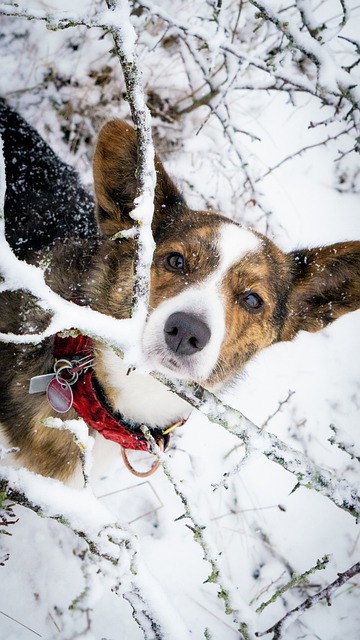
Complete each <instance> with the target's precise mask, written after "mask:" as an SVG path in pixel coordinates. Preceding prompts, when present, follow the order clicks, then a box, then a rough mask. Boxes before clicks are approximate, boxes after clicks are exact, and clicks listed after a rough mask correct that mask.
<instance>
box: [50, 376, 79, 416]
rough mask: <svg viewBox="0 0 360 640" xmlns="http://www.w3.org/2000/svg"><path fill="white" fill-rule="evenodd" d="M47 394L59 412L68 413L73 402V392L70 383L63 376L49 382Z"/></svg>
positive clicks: (51, 403) (53, 406)
mask: <svg viewBox="0 0 360 640" xmlns="http://www.w3.org/2000/svg"><path fill="white" fill-rule="evenodd" d="M46 395H47V399H48V402H49V404H50V405H51V406H52V408H53V409H55V411H57V412H58V413H66V412H67V411H69V409H71V407H72V404H73V392H72V389H71V387H70V385H69V384H68V383H67V382H66V380H63V378H59V377H57V378H54V379H53V380H51V382H49V384H48V387H47V390H46Z"/></svg>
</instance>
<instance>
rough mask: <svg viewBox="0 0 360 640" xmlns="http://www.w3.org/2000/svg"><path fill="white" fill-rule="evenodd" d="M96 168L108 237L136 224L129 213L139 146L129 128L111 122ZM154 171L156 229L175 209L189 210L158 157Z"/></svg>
mask: <svg viewBox="0 0 360 640" xmlns="http://www.w3.org/2000/svg"><path fill="white" fill-rule="evenodd" d="M93 166H94V183H95V194H96V200H97V218H98V223H99V226H100V229H101V231H102V233H103V234H104V235H105V236H107V237H109V236H112V235H113V234H114V233H116V232H117V231H120V230H123V229H128V228H129V227H131V226H132V225H133V224H134V221H133V220H131V218H130V217H129V213H130V211H131V210H132V209H133V208H134V198H135V196H136V169H137V142H136V133H135V131H134V129H133V128H132V127H131V126H130V125H129V124H127V123H126V122H124V121H122V120H111V121H109V122H107V123H106V124H105V125H104V126H103V127H102V129H101V131H100V133H99V137H98V142H97V146H96V149H95V154H94V165H93ZM155 169H156V174H157V182H156V189H155V202H154V205H155V210H154V223H153V227H154V229H156V228H157V226H158V225H159V224H160V223H161V221H162V219H164V218H166V217H168V216H169V215H170V214H171V211H172V209H176V208H179V207H184V206H186V205H185V203H184V200H183V198H182V196H181V194H180V193H179V191H178V189H177V188H176V187H175V185H174V183H173V182H172V181H171V179H170V178H169V176H168V175H167V173H166V171H165V169H164V167H163V165H162V163H161V161H160V159H159V158H158V156H157V155H155Z"/></svg>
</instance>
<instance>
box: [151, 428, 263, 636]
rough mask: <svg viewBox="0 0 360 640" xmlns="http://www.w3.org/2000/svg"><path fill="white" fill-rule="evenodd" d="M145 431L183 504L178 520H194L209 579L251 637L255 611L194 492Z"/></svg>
mask: <svg viewBox="0 0 360 640" xmlns="http://www.w3.org/2000/svg"><path fill="white" fill-rule="evenodd" d="M142 431H143V433H144V435H145V437H146V438H147V440H148V441H149V443H150V445H151V448H152V451H153V453H155V454H156V455H157V457H158V459H159V460H160V462H161V465H162V468H163V471H164V473H165V476H166V478H167V479H168V480H169V482H170V483H171V485H172V487H173V489H174V491H175V493H176V495H177V496H178V498H179V499H180V501H181V503H182V506H183V508H184V513H183V515H181V516H180V517H179V518H178V520H180V519H188V520H190V524H187V525H186V526H187V527H188V528H189V529H190V530H191V532H192V534H193V536H194V540H195V541H196V542H197V543H198V544H199V545H200V546H201V548H202V550H203V554H204V560H206V561H207V562H208V563H209V564H210V567H211V573H210V575H209V577H208V579H207V582H209V583H213V584H216V585H217V587H218V597H219V598H220V599H221V600H222V601H223V604H224V608H225V613H227V615H229V616H231V618H232V619H233V621H234V622H235V623H236V625H237V627H238V631H239V633H240V634H241V636H240V637H241V639H242V640H250V639H251V632H250V625H251V624H252V618H253V614H252V612H251V610H250V608H249V607H248V605H246V603H245V602H242V601H240V598H239V594H238V593H236V595H235V594H234V593H233V591H232V588H231V585H230V584H229V583H228V581H227V579H226V578H225V576H224V575H223V574H222V572H221V568H220V565H219V562H218V560H217V556H218V553H217V551H216V547H215V545H214V543H213V542H212V540H211V537H210V535H209V533H208V530H207V526H206V523H205V522H200V521H199V519H198V517H197V516H196V515H195V511H194V509H193V506H192V504H191V497H190V495H187V494H186V492H185V490H184V488H183V487H182V486H181V483H180V482H179V481H178V480H177V479H176V477H175V475H174V474H173V473H172V471H171V468H170V463H169V460H168V458H167V456H166V455H165V454H164V453H163V452H162V451H161V449H160V448H159V447H158V446H157V444H156V442H155V440H154V438H153V437H152V436H151V433H150V431H149V429H147V428H146V427H143V428H142Z"/></svg>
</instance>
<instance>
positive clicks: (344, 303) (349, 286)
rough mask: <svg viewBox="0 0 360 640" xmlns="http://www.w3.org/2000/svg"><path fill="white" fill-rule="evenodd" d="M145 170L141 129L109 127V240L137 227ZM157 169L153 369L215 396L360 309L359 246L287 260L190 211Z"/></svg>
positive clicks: (147, 342)
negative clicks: (252, 366) (259, 363)
mask: <svg viewBox="0 0 360 640" xmlns="http://www.w3.org/2000/svg"><path fill="white" fill-rule="evenodd" d="M136 161H137V150H136V136H135V132H134V130H133V129H132V128H131V127H130V126H129V125H127V124H126V123H124V122H122V121H120V120H114V121H111V122H108V123H107V124H106V125H105V126H104V127H103V129H102V130H101V132H100V135H99V140H98V144H97V148H96V152H95V157H94V177H95V190H96V197H97V216H98V222H99V225H100V228H101V230H102V232H103V234H104V235H105V236H107V237H111V236H112V235H113V234H115V233H116V232H117V231H119V230H120V229H127V228H129V227H131V226H132V224H133V221H132V220H131V218H130V217H129V212H130V211H131V210H132V208H133V201H134V197H135V195H136V179H135V174H136ZM155 166H156V172H157V186H156V194H155V213H154V221H153V234H154V238H155V242H156V250H155V254H154V260H153V265H152V269H151V296H150V309H149V317H148V321H147V324H146V326H145V330H144V335H143V350H144V354H145V356H146V357H147V359H148V361H149V362H150V364H151V366H152V368H153V369H154V370H157V371H160V372H163V373H165V374H167V375H171V376H174V375H175V376H176V377H182V378H190V379H193V380H196V381H198V382H201V383H203V384H206V385H207V386H211V387H213V386H215V385H218V384H219V383H222V382H224V381H226V380H228V379H230V378H232V377H233V376H234V375H235V374H236V373H237V372H238V371H239V370H241V369H242V367H243V366H244V365H245V363H246V362H247V361H248V360H249V359H250V358H251V357H252V356H253V355H254V354H256V353H257V352H258V351H260V350H261V349H264V348H265V347H268V346H269V345H271V344H273V343H275V342H279V341H282V340H291V339H292V338H293V337H294V336H295V335H296V334H297V333H298V331H300V330H305V331H318V330H319V329H322V328H323V327H325V326H326V325H327V324H329V323H330V322H332V321H333V320H336V319H337V318H338V317H340V316H341V315H343V314H344V313H347V312H349V311H353V310H355V309H357V308H358V307H359V306H360V242H342V243H338V244H335V245H331V246H326V247H321V248H315V249H304V250H299V251H294V252H291V253H284V252H283V251H281V250H280V249H279V248H278V247H277V246H276V245H275V244H274V243H273V242H272V241H270V240H269V239H268V238H266V237H265V236H263V235H261V234H259V233H256V232H254V231H251V230H249V229H245V228H243V227H241V226H239V225H238V224H236V223H234V222H232V221H231V220H229V219H227V218H225V217H223V216H221V215H218V214H216V213H214V212H212V211H193V210H191V209H189V208H188V207H187V205H186V203H185V201H184V199H183V197H182V196H181V194H180V193H179V191H178V189H177V188H176V186H175V185H174V183H173V182H172V181H171V179H170V178H169V176H168V175H167V173H166V171H165V169H164V167H163V165H162V163H161V161H160V160H159V158H158V157H156V161H155ZM119 268H120V270H121V263H119ZM119 278H120V279H121V273H120V274H119ZM115 315H117V314H116V313H115ZM119 315H121V313H119Z"/></svg>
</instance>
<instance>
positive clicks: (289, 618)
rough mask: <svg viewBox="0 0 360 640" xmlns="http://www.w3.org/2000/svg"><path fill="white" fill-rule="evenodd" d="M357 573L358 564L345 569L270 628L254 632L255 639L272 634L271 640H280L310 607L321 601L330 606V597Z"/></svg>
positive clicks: (359, 564) (359, 566) (358, 570)
mask: <svg viewBox="0 0 360 640" xmlns="http://www.w3.org/2000/svg"><path fill="white" fill-rule="evenodd" d="M359 573H360V562H357V563H356V564H354V565H353V566H352V567H350V568H349V569H347V571H344V572H343V573H339V574H338V577H337V578H336V580H334V581H333V582H331V583H330V584H329V585H327V587H325V588H324V589H321V591H318V592H317V593H315V594H314V595H313V596H309V597H308V598H306V600H304V602H302V603H301V604H299V605H298V606H297V607H294V609H292V610H291V611H288V613H286V615H285V616H284V617H283V618H281V620H279V622H277V623H276V624H274V625H273V626H272V627H270V628H269V629H267V630H266V631H262V632H256V633H255V635H256V637H257V638H262V637H263V636H265V635H268V634H269V633H272V634H273V636H272V640H280V639H281V638H285V635H284V633H285V632H286V631H287V629H288V627H289V625H290V624H292V623H293V622H295V620H297V618H299V616H301V614H302V613H304V612H305V611H307V610H308V609H311V607H313V606H314V605H316V604H318V602H321V600H326V601H327V603H328V604H329V605H331V597H332V596H333V594H334V593H335V592H336V591H337V590H338V589H339V588H340V587H342V585H343V584H345V583H346V582H347V581H348V580H351V578H353V577H354V576H356V575H358V574H359Z"/></svg>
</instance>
